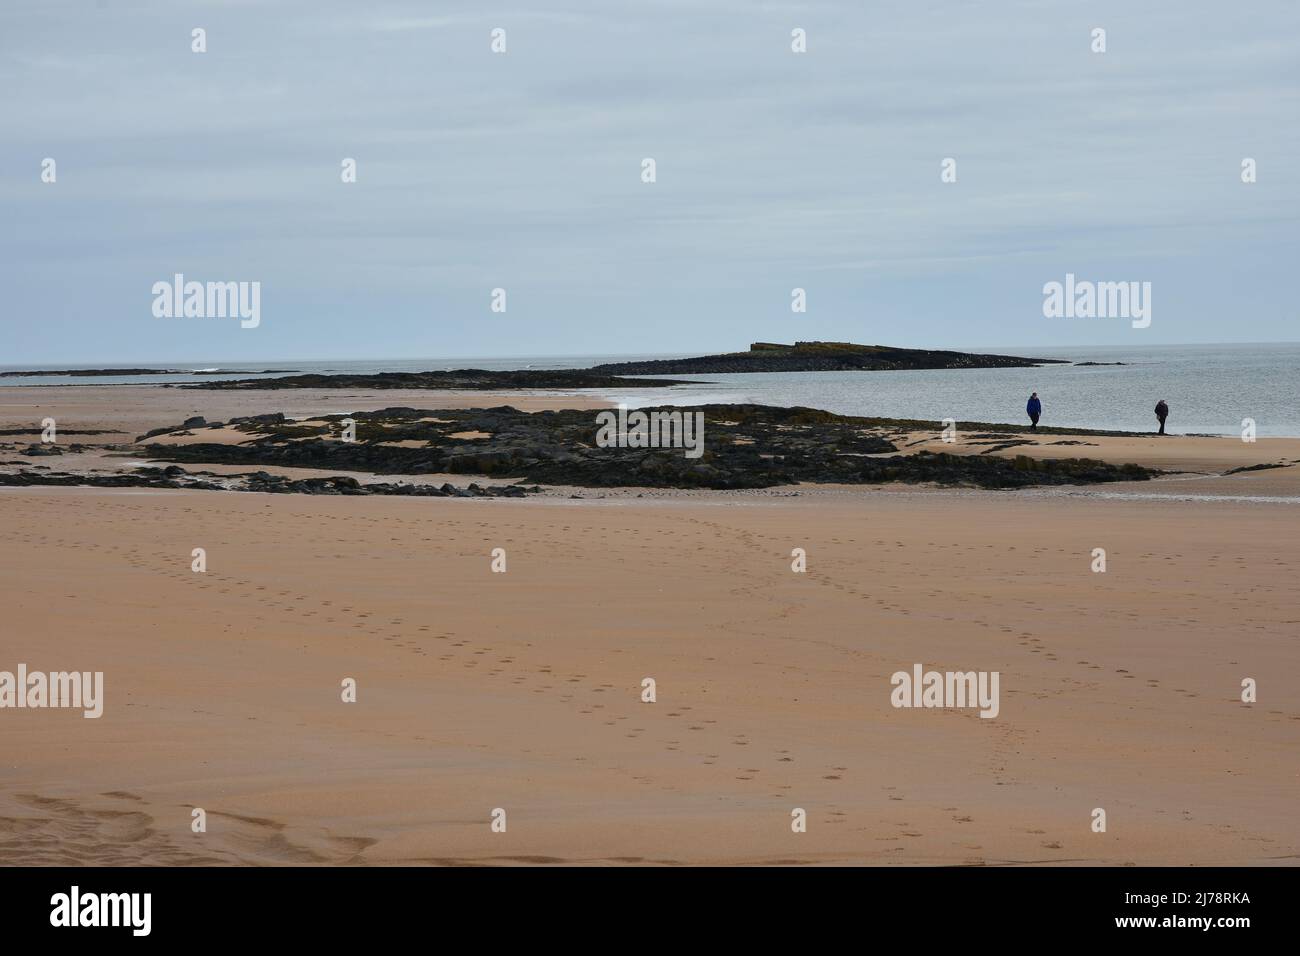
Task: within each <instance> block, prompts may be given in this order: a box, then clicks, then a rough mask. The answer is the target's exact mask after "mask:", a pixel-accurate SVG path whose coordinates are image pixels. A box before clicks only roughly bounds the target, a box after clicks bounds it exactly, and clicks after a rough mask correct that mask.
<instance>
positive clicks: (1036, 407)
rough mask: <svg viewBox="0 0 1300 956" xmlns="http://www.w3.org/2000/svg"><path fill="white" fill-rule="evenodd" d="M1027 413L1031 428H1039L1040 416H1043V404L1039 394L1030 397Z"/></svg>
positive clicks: (1026, 407)
mask: <svg viewBox="0 0 1300 956" xmlns="http://www.w3.org/2000/svg"><path fill="white" fill-rule="evenodd" d="M1025 411H1026V412H1028V413H1029V422H1030V425H1029V427H1030V428H1035V429H1036V428H1038V416H1039V415H1041V414H1043V403H1042V402H1040V401H1039V400H1038V393H1037V392H1034V394H1032V395H1030V396H1029V404H1028V405H1026V406H1025Z"/></svg>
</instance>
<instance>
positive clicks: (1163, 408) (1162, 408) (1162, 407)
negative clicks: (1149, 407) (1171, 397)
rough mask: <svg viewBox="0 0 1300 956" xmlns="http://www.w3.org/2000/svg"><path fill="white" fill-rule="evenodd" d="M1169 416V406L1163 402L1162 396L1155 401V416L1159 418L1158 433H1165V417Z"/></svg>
mask: <svg viewBox="0 0 1300 956" xmlns="http://www.w3.org/2000/svg"><path fill="white" fill-rule="evenodd" d="M1168 417H1169V406H1168V405H1166V404H1165V400H1164V399H1163V398H1162V399H1160V401H1158V402H1156V418H1158V419H1160V434H1161V435H1163V434H1164V433H1165V419H1166V418H1168Z"/></svg>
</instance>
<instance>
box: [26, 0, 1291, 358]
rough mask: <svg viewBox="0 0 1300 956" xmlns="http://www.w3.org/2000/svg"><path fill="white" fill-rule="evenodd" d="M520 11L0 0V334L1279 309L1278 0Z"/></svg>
mask: <svg viewBox="0 0 1300 956" xmlns="http://www.w3.org/2000/svg"><path fill="white" fill-rule="evenodd" d="M542 6H543V5H542V4H538V3H527V4H516V3H505V2H497V0H473V2H383V0H367V2H364V3H342V2H334V0H310V2H295V0H284V2H274V3H272V2H252V0H244V2H215V0H214V2H188V0H134V2H128V0H102V2H95V0H85V2H73V0H4V2H3V4H0V88H2V89H3V91H4V92H3V95H0V309H2V310H3V315H2V316H0V365H16V364H38V363H67V364H70V365H71V364H97V363H104V364H121V363H123V362H165V361H191V362H192V361H209V360H211V361H217V360H236V361H265V362H271V361H274V360H276V359H293V358H297V359H304V360H306V359H347V358H395V357H401V358H419V357H426V356H427V357H462V356H494V355H500V356H522V355H575V354H580V355H592V354H656V353H692V354H694V353H701V354H702V353H708V352H716V351H732V350H737V349H743V348H745V347H747V346H748V344H749V343H750V342H753V341H759V340H762V341H794V340H810V339H824V340H836V341H851V342H861V343H872V344H877V343H878V344H886V345H896V346H909V347H923V348H980V347H987V346H990V345H999V346H1013V345H1016V346H1026V347H1029V346H1040V347H1045V348H1046V347H1056V348H1062V347H1069V346H1085V345H1118V346H1126V345H1132V346H1135V347H1137V346H1140V347H1144V348H1145V347H1149V346H1157V345H1166V344H1177V343H1203V342H1274V341H1289V342H1294V341H1297V340H1300V305H1298V303H1300V297H1298V296H1297V294H1296V291H1295V283H1294V279H1293V276H1294V274H1295V273H1296V271H1297V264H1300V228H1297V227H1298V226H1300V183H1298V181H1297V173H1298V169H1297V167H1298V165H1300V162H1298V161H1300V149H1298V148H1297V147H1300V4H1297V3H1296V2H1295V0H1250V2H1247V3H1241V4H1224V3H1221V2H1200V0H1142V2H1133V0H1124V2H1106V0H1099V2H1087V3H1083V2H1056V0H1026V2H1016V0H999V2H997V3H973V2H957V0H947V2H928V0H879V2H872V3H860V2H847V0H846V2H834V3H829V2H789V3H786V2H764V0H638V2H633V0H626V2H618V3H613V2H609V0H589V2H588V0H581V2H580V0H548V2H547V3H546V4H545V5H544V6H545V9H540V8H541V7H542ZM196 28H201V29H202V30H204V31H205V32H206V52H202V53H196V52H194V51H193V50H192V44H193V42H194V41H193V33H192V31H193V30H194V29H196ZM496 28H500V29H503V30H504V31H505V43H506V52H504V53H497V52H493V50H492V48H491V44H492V35H491V33H492V31H493V30H494V29H496ZM1096 28H1102V29H1104V30H1105V31H1106V33H1105V42H1106V50H1105V52H1104V53H1100V52H1095V51H1094V46H1095V45H1096V41H1095V39H1094V36H1093V31H1094V29H1096ZM796 29H800V30H803V31H805V34H806V48H807V50H806V52H804V53H796V52H793V50H792V49H791V46H792V42H793V41H792V31H794V30H796ZM347 158H351V159H354V160H355V161H356V171H357V175H356V181H355V182H347V183H345V182H343V181H342V176H341V171H342V163H343V161H344V160H345V159H347ZM646 158H652V159H654V161H655V181H654V182H644V181H643V172H642V170H643V160H644V159H646ZM948 158H952V159H953V160H955V163H956V167H955V168H956V181H955V182H944V181H942V176H941V172H942V166H941V164H942V163H943V161H944V160H945V159H948ZM1246 158H1250V159H1253V160H1254V161H1255V168H1256V177H1257V180H1256V181H1255V182H1253V183H1243V182H1242V161H1243V159H1246ZM46 159H53V160H54V161H55V181H54V182H44V181H42V172H43V163H44V161H45V160H46ZM176 273H181V274H183V275H184V276H185V277H186V279H187V280H193V281H200V282H207V281H222V282H224V281H237V282H238V281H243V282H258V283H260V295H261V309H260V322H259V324H258V325H257V326H256V327H255V328H243V327H241V323H240V322H239V321H238V320H237V319H231V318H220V317H188V318H185V317H173V318H165V317H163V318H160V317H157V316H155V314H154V309H153V305H154V294H153V291H152V289H153V286H154V284H155V283H156V282H159V281H167V282H170V281H171V280H172V277H173V275H175V274H176ZM1067 273H1071V274H1074V275H1075V276H1076V277H1077V278H1078V279H1080V280H1092V281H1108V282H1130V281H1132V282H1150V283H1151V286H1150V288H1151V323H1150V325H1149V326H1148V327H1146V328H1133V327H1132V323H1131V322H1129V321H1128V320H1127V319H1125V318H1122V317H1120V318H1113V317H1111V318H1079V317H1075V318H1048V317H1045V316H1044V314H1043V301H1044V292H1043V287H1044V285H1045V284H1046V283H1049V282H1053V281H1056V282H1064V280H1065V276H1066V274H1067ZM796 288H801V289H804V290H805V293H806V300H807V311H806V312H794V311H792V309H791V294H792V290H793V289H796ZM494 289H504V290H505V292H506V297H505V303H506V308H505V311H504V312H494V311H493V310H492V308H491V306H492V296H493V290H494Z"/></svg>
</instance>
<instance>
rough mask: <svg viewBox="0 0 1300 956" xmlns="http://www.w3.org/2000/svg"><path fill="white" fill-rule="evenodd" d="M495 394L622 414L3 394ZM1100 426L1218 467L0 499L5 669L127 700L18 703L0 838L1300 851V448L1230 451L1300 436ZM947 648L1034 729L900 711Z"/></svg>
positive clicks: (839, 859)
mask: <svg viewBox="0 0 1300 956" xmlns="http://www.w3.org/2000/svg"><path fill="white" fill-rule="evenodd" d="M458 403H467V404H470V405H476V406H477V405H483V406H488V405H497V404H512V405H514V406H515V407H518V408H524V409H537V408H544V407H580V406H581V407H599V406H600V405H601V404H602V402H601V400H600V398H599V397H598V396H590V395H584V396H580V397H579V396H562V395H530V396H521V395H514V396H503V395H491V396H485V395H483V394H481V393H480V394H463V395H450V394H447V393H437V394H431V393H429V392H420V393H417V394H414V395H398V394H394V393H392V392H385V393H381V394H340V393H337V392H334V393H326V394H308V393H293V394H289V393H285V392H278V393H274V394H269V393H261V392H253V393H243V392H241V393H229V392H227V393H221V392H216V393H214V392H183V391H180V390H176V389H158V388H124V387H117V388H93V387H84V388H83V387H77V388H59V389H39V388H5V389H2V390H0V423H3V426H4V427H7V428H14V427H31V426H33V425H35V424H37V423H38V422H39V420H40V418H41V417H43V416H45V415H46V414H51V415H55V416H56V417H57V418H58V421H59V424H60V427H61V428H64V429H67V430H69V431H74V430H76V429H78V428H81V429H89V428H115V429H120V430H121V431H122V432H124V433H129V434H128V435H127V437H125V438H124V437H123V436H122V435H120V434H119V435H108V436H92V437H86V438H79V437H77V436H74V435H71V434H70V435H69V437H68V438H67V439H66V440H67V441H86V442H96V441H114V442H120V441H125V440H129V439H130V438H133V437H134V435H135V434H139V433H141V432H143V431H144V430H146V429H148V428H150V427H158V426H161V425H166V424H175V423H176V422H178V421H179V420H181V419H183V418H184V417H186V416H188V415H191V414H203V415H206V416H207V417H208V418H209V419H224V418H228V417H230V416H232V415H236V414H256V413H259V412H266V411H284V412H285V413H286V414H290V415H291V416H294V417H309V416H311V415H314V414H330V413H340V412H347V411H354V410H362V409H367V408H382V407H386V406H395V405H411V406H413V407H459V405H458ZM584 403H585V404H584ZM28 440H34V439H30V438H24V439H21V441H28ZM1059 440H1060V436H1059V435H1053V436H1043V437H1042V438H1041V439H1038V441H1039V445H1038V446H1036V447H1033V448H1031V449H1030V450H1029V451H1028V452H1026V447H1025V446H1020V447H1018V448H1012V449H1008V450H1007V451H1006V452H1003V453H1005V454H1025V453H1030V454H1035V455H1038V454H1043V455H1050V454H1053V453H1056V454H1059V453H1060V449H1053V448H1052V447H1051V446H1050V445H1049V444H1047V443H1048V442H1051V441H1059ZM1079 440H1080V441H1086V442H1088V443H1090V444H1091V445H1092V447H1088V448H1075V447H1071V448H1070V449H1069V453H1070V454H1087V455H1088V456H1090V457H1097V458H1104V459H1106V460H1114V461H1134V462H1137V463H1144V464H1149V465H1151V466H1153V467H1163V468H1169V469H1172V468H1177V469H1179V470H1180V471H1181V472H1182V473H1181V474H1179V475H1171V476H1168V477H1166V478H1161V479H1157V480H1154V481H1151V482H1131V483H1113V484H1108V485H1105V486H1094V487H1088V488H1073V487H1065V488H1055V489H1050V490H1028V491H1018V492H991V491H974V490H943V489H931V488H917V487H897V486H883V487H880V488H876V487H861V486H855V487H847V486H816V487H814V486H808V485H803V486H797V487H782V488H772V489H765V490H761V491H748V492H711V491H690V492H687V491H675V490H654V491H647V490H645V489H609V490H605V489H601V490H592V489H585V490H582V491H580V492H576V493H577V494H579V495H580V496H581V498H580V499H575V498H570V497H569V495H570V494H573V493H575V492H574V491H573V490H571V489H557V490H556V491H555V492H554V493H551V494H547V495H542V496H539V497H536V498H531V499H528V500H518V501H513V500H468V501H466V500H454V499H392V498H349V497H332V498H314V497H305V496H300V495H264V494H237V493H222V492H200V491H153V490H135V489H131V490H104V489H94V488H5V489H0V531H2V533H3V538H4V541H5V545H6V546H5V547H4V548H3V549H0V574H2V575H3V580H4V581H5V582H6V587H5V599H4V605H5V606H4V612H5V621H6V627H5V631H6V639H5V641H4V650H5V655H4V660H3V661H0V668H5V669H10V670H12V669H13V668H14V667H15V666H16V665H17V664H18V663H20V662H23V663H26V664H27V665H28V666H29V667H30V668H32V669H43V670H50V671H57V670H67V669H77V670H92V671H103V672H104V681H105V703H104V713H103V716H102V717H100V718H99V719H94V720H88V719H84V718H83V717H82V715H81V713H80V712H74V711H70V710H64V711H59V710H44V711H42V710H17V711H8V712H6V713H5V714H4V716H3V719H0V754H3V760H2V761H0V862H3V863H39V864H56V863H103V864H166V863H172V864H239V863H255V864H285V863H321V864H334V863H346V864H354V865H357V864H430V863H435V864H485V863H486V864H493V863H539V864H546V863H556V864H559V863H598V864H619V863H656V864H665V865H675V864H704V863H739V864H773V863H799V864H825V863H859V864H893V865H926V864H1039V863H1071V864H1113V865H1118V864H1129V863H1136V864H1180V865H1181V864H1203V863H1210V862H1213V863H1218V864H1244V865H1271V864H1287V863H1294V861H1295V860H1296V859H1298V858H1300V823H1297V820H1296V817H1295V813H1294V806H1295V800H1296V794H1297V783H1298V781H1297V773H1296V768H1295V762H1294V755H1295V744H1296V740H1297V736H1298V734H1300V723H1297V721H1300V686H1298V685H1297V681H1296V680H1295V677H1296V675H1297V673H1298V671H1300V650H1297V647H1296V644H1295V633H1296V626H1297V623H1300V595H1298V592H1297V589H1296V587H1295V581H1296V580H1297V572H1300V551H1298V550H1297V547H1296V531H1297V529H1298V525H1297V520H1296V516H1297V511H1296V508H1297V497H1300V483H1298V482H1297V478H1296V474H1297V472H1300V468H1297V467H1294V466H1288V467H1282V468H1275V469H1270V470H1264V471H1256V472H1243V473H1238V474H1233V475H1229V476H1224V475H1223V472H1225V471H1227V470H1229V469H1231V468H1234V467H1245V466H1250V465H1255V464H1260V463H1265V462H1269V463H1276V462H1293V461H1297V460H1300V440H1291V439H1261V440H1260V441H1259V442H1258V443H1255V444H1253V445H1250V444H1246V443H1243V442H1240V441H1238V440H1234V439H1226V438H1225V439H1211V438H1173V437H1170V438H1154V437H1152V438H1139V437H1133V438H1106V437H1081V438H1080V439H1079ZM14 441H19V439H14ZM945 450H956V449H952V448H948V449H945ZM966 450H967V451H968V452H971V453H975V452H974V451H973V450H972V449H966ZM3 457H5V458H9V457H12V456H11V455H4V456H3ZM87 457H90V456H89V455H88V456H87ZM113 460H114V459H108V461H113ZM138 463H139V462H138V461H131V460H126V465H124V466H123V467H126V466H128V465H134V464H138ZM57 464H58V466H59V467H61V468H62V467H67V465H68V462H66V461H58V462H57ZM199 547H201V548H204V549H205V551H206V556H207V570H206V572H204V573H195V572H194V571H192V570H191V553H192V550H193V549H194V548H199ZM496 548H501V549H504V550H505V552H506V555H507V561H508V566H507V571H506V572H505V573H494V572H493V570H492V552H493V549H496ZM795 548H801V549H804V551H805V552H806V555H807V571H806V573H795V572H794V571H792V568H791V563H792V558H791V552H792V549H795ZM1095 548H1104V549H1105V550H1106V553H1107V569H1106V571H1105V573H1094V572H1093V570H1092V569H1091V564H1092V561H1093V558H1092V552H1093V549H1095ZM916 663H920V664H922V665H924V666H925V667H926V668H937V669H940V670H963V671H964V670H980V671H997V672H999V673H1000V675H1001V705H1000V712H999V714H998V716H997V717H996V718H995V719H990V720H986V719H981V718H980V717H979V715H978V713H977V712H975V711H973V710H951V709H898V708H895V707H893V706H891V699H890V692H891V685H890V677H891V674H893V673H894V672H896V671H899V670H910V669H911V668H912V666H913V665H914V664H916ZM346 678H352V679H354V680H355V681H356V687H357V695H356V696H357V699H356V702H355V703H345V702H343V700H342V699H341V693H340V687H341V682H342V681H344V680H345V679H346ZM645 678H652V679H653V680H654V681H655V686H656V697H657V699H656V700H655V702H653V703H647V702H643V701H642V687H643V684H642V682H643V680H644V679H645ZM1244 678H1253V679H1255V680H1256V681H1257V682H1258V701H1257V702H1255V703H1249V704H1248V703H1243V702H1242V700H1241V699H1240V695H1241V683H1242V680H1243V679H1244ZM196 807H197V808H202V809H203V810H204V811H205V812H206V815H207V830H206V832H204V833H194V832H192V831H191V819H192V816H191V814H192V810H193V809H194V808H196ZM498 808H500V809H503V810H504V811H505V814H506V818H507V821H508V825H507V828H506V832H504V833H500V832H494V831H493V829H492V828H491V826H490V823H491V820H492V814H493V811H494V810H496V809H498ZM796 808H800V809H803V810H805V811H806V814H807V832H804V833H795V832H792V829H791V819H792V818H791V813H792V811H793V810H795V809H796ZM1095 808H1103V809H1104V810H1105V811H1106V815H1107V829H1106V832H1104V833H1098V832H1093V830H1092V827H1091V824H1092V819H1093V817H1092V814H1093V811H1094V809H1095Z"/></svg>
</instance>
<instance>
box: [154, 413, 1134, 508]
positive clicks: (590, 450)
mask: <svg viewBox="0 0 1300 956" xmlns="http://www.w3.org/2000/svg"><path fill="white" fill-rule="evenodd" d="M642 411H644V412H660V413H671V412H677V413H682V412H685V413H687V414H692V413H695V412H699V413H701V414H703V415H704V421H705V425H704V433H703V436H704V437H703V444H702V451H701V454H700V455H699V456H698V457H688V456H687V455H686V454H685V450H684V449H682V448H638V447H600V445H599V444H598V443H597V434H598V430H599V426H598V420H597V414H598V413H597V412H595V411H578V410H565V411H544V412H536V413H532V414H529V413H526V412H521V411H519V410H517V409H515V408H511V407H509V406H504V407H500V408H491V409H436V410H430V409H414V408H386V409H381V410H379V411H375V412H355V413H353V414H352V415H350V416H347V417H350V418H353V419H354V420H355V421H356V441H352V442H345V441H341V440H339V437H338V435H339V420H340V419H341V418H342V417H344V416H334V417H333V419H332V420H322V421H323V422H324V423H323V424H321V425H310V426H307V425H303V424H302V423H296V422H285V423H282V424H279V425H275V424H270V425H268V424H257V425H256V426H252V425H247V426H243V427H246V428H247V429H248V430H249V431H250V433H253V434H255V435H258V436H262V437H255V438H253V439H251V440H250V441H248V442H247V443H244V444H218V443H198V444H185V445H149V446H147V447H146V448H144V449H143V450H141V451H140V452H139V454H141V455H144V456H148V457H150V458H154V459H161V460H164V461H182V462H221V463H227V464H241V465H258V466H260V467H263V468H270V467H300V468H312V469H317V470H338V471H351V472H368V473H371V474H402V475H418V474H430V473H439V474H441V473H452V474H479V475H491V476H493V477H498V478H517V479H523V480H526V481H529V482H538V483H542V484H549V485H578V486H583V487H592V488H609V487H619V486H622V487H647V488H769V487H773V486H777V485H790V484H796V483H799V482H819V483H831V482H835V483H845V484H879V483H884V482H936V483H939V484H945V485H968V486H973V487H981V488H1020V487H1026V486H1030V485H1053V484H1071V483H1092V482H1101V481H1120V480H1133V479H1143V478H1147V477H1149V476H1150V475H1152V474H1155V472H1151V471H1148V470H1147V469H1144V468H1139V467H1137V466H1114V465H1109V464H1106V463H1103V462H1098V461H1091V460H1088V459H1075V458H1071V459H1064V460H1046V461H1038V460H1034V459H1030V458H1025V457H1020V458H1016V459H1008V458H1001V457H993V456H963V455H950V454H927V453H919V454H911V455H903V454H899V453H898V452H899V449H898V448H897V446H896V445H894V443H893V442H892V441H891V440H890V439H889V438H888V437H887V434H888V433H889V432H890V431H891V429H890V428H889V427H888V426H881V425H879V424H877V423H874V422H873V421H872V420H870V419H862V418H854V417H851V416H842V415H834V414H832V413H830V412H824V411H819V410H817V409H810V408H775V407H769V406H763V405H707V406H703V407H700V408H689V409H682V408H676V409H672V408H658V409H643V410H642ZM933 424H934V423H931V425H932V427H933Z"/></svg>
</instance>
